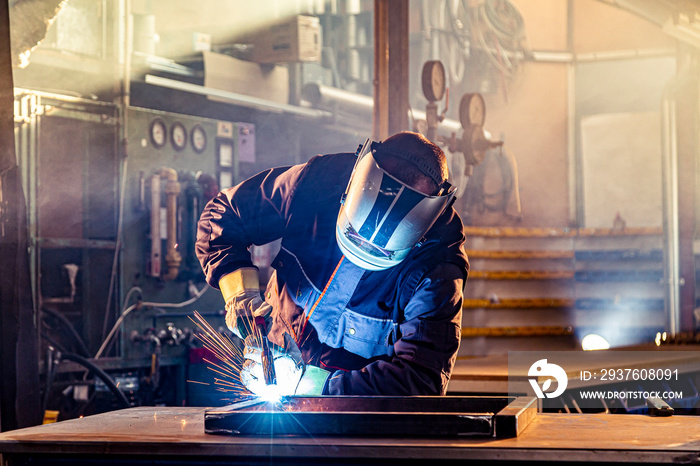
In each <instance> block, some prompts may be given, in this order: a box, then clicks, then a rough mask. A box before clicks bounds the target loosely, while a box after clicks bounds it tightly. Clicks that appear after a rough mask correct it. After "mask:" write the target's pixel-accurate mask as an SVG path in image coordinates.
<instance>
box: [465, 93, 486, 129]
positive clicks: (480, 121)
mask: <svg viewBox="0 0 700 466" xmlns="http://www.w3.org/2000/svg"><path fill="white" fill-rule="evenodd" d="M459 121H460V123H462V128H464V129H466V128H468V127H469V126H483V125H484V122H485V121H486V102H484V98H483V97H482V96H481V94H478V93H473V94H464V95H463V96H462V100H461V101H460V102H459Z"/></svg>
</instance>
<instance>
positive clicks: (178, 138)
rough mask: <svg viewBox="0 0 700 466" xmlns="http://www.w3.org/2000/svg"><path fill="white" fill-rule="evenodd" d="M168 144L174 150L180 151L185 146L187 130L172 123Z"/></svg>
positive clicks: (178, 123) (177, 123) (178, 124)
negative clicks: (170, 144) (171, 145)
mask: <svg viewBox="0 0 700 466" xmlns="http://www.w3.org/2000/svg"><path fill="white" fill-rule="evenodd" d="M170 142H171V143H172V144H173V148H174V149H175V150H182V149H184V148H185V146H187V130H186V129H185V126H184V125H183V124H182V123H180V122H176V123H173V126H172V127H171V128H170Z"/></svg>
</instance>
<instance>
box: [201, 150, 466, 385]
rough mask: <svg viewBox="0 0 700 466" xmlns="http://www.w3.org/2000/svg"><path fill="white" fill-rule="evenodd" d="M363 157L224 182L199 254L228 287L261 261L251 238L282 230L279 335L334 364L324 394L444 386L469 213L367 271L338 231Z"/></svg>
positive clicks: (311, 360)
mask: <svg viewBox="0 0 700 466" xmlns="http://www.w3.org/2000/svg"><path fill="white" fill-rule="evenodd" d="M355 160H356V158H355V156H354V155H353V154H350V153H348V154H333V155H321V156H316V157H314V158H312V159H311V160H309V162H307V163H305V164H301V165H295V166H292V167H282V168H273V169H269V170H266V171H264V172H262V173H259V174H258V175H255V176H253V177H252V178H250V179H248V180H246V181H244V182H242V183H240V184H239V185H237V186H234V187H232V188H229V189H225V190H223V191H222V192H221V193H219V195H218V196H217V197H216V198H214V199H212V200H211V201H210V202H209V204H207V206H206V207H205V209H204V212H203V213H202V216H201V219H200V221H199V227H198V233H197V244H196V250H197V255H198V257H199V260H200V262H201V264H202V267H203V269H204V273H205V274H206V278H207V281H208V283H209V284H210V285H211V286H213V287H215V288H218V282H219V279H220V278H221V277H222V276H223V275H225V274H227V273H230V272H232V271H234V270H236V269H238V268H240V267H250V266H252V262H251V259H250V254H249V252H248V248H249V247H250V246H251V245H252V244H255V245H262V244H266V243H269V242H271V241H274V240H276V239H279V238H282V242H281V249H280V252H279V254H278V255H277V256H276V257H275V259H274V260H273V262H272V267H273V268H274V269H275V272H274V273H273V275H272V278H271V279H270V281H269V283H268V286H267V290H266V293H265V300H266V301H267V302H268V303H270V304H271V305H272V308H273V316H272V326H271V329H270V332H269V337H270V339H271V340H272V341H273V342H275V343H277V344H282V342H283V339H282V335H283V334H284V333H285V332H286V333H289V334H290V335H292V336H294V337H295V339H296V340H297V342H298V343H299V346H300V348H301V351H302V356H303V357H304V360H305V362H306V363H307V364H313V365H316V366H319V367H321V368H324V369H326V370H329V371H331V372H332V373H333V374H332V376H331V378H330V379H329V381H328V383H327V385H326V387H325V389H324V393H326V394H333V395H337V394H348V395H350V394H352V395H376V394H381V395H437V394H444V393H445V391H446V388H447V382H448V381H449V378H450V374H451V372H452V369H453V367H454V363H455V359H456V357H457V351H458V349H459V342H460V328H461V316H462V313H461V310H462V288H463V284H464V282H465V281H466V278H467V273H468V269H469V264H468V261H467V257H466V255H465V254H464V252H463V250H462V244H463V242H464V233H463V227H462V222H461V220H460V219H459V216H458V215H457V214H456V212H455V211H454V209H452V208H451V207H450V208H449V209H448V210H447V211H446V212H445V213H444V214H443V215H442V216H441V217H440V218H438V220H437V222H436V223H435V224H434V225H433V227H432V228H431V229H430V231H428V233H427V234H426V235H425V238H424V241H423V242H422V243H420V244H419V245H418V246H416V247H414V249H413V250H412V251H411V253H410V254H409V255H408V257H407V258H406V259H405V260H404V261H403V262H401V263H400V264H398V265H396V266H394V267H392V268H389V269H387V270H383V271H374V272H373V271H365V270H363V269H360V268H359V267H357V266H355V265H354V264H352V263H351V262H350V261H349V260H348V259H346V258H344V257H343V255H342V253H341V252H340V250H339V248H338V246H337V244H336V239H335V224H336V220H337V217H338V211H339V209H340V199H341V196H342V194H343V193H344V191H345V189H346V187H347V184H348V180H349V178H350V173H351V172H352V168H353V166H354V163H355ZM341 259H342V261H341ZM339 262H340V265H338V264H339ZM324 289H325V292H324ZM319 297H321V299H319ZM307 320H308V323H306V321H307Z"/></svg>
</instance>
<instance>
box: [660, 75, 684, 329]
mask: <svg viewBox="0 0 700 466" xmlns="http://www.w3.org/2000/svg"><path fill="white" fill-rule="evenodd" d="M676 80H677V77H674V78H673V80H672V81H671V82H670V83H669V84H668V85H667V87H666V89H665V90H664V97H663V100H662V104H661V105H662V109H661V111H662V122H661V124H662V149H663V150H662V154H661V179H662V193H663V196H662V205H663V231H664V307H665V313H666V331H667V332H668V333H669V334H670V335H671V336H673V335H675V334H676V333H678V332H679V331H680V324H681V308H680V287H681V285H682V283H681V279H680V278H681V277H680V267H679V263H680V259H679V240H678V235H679V227H678V224H679V219H678V146H677V137H676V102H675V95H673V94H674V91H675V83H676Z"/></svg>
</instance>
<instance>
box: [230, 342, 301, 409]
mask: <svg viewBox="0 0 700 466" xmlns="http://www.w3.org/2000/svg"><path fill="white" fill-rule="evenodd" d="M284 343H285V347H281V346H278V345H275V344H273V343H270V349H271V350H272V360H273V364H274V365H275V375H276V377H277V385H275V386H273V387H268V386H266V385H265V378H264V375H263V367H262V348H261V345H260V339H259V338H258V337H257V335H249V336H248V337H246V339H245V348H244V350H243V358H244V363H243V366H242V367H241V383H242V384H243V385H244V386H245V387H246V388H247V389H248V390H250V391H251V392H252V393H254V394H256V395H259V396H266V395H268V394H270V395H276V396H288V395H294V392H295V391H296V388H297V386H298V385H299V380H300V379H301V377H302V374H303V372H304V362H303V360H302V359H301V352H300V351H299V347H298V346H297V344H296V343H295V342H294V339H293V338H292V337H291V336H290V335H289V334H287V333H285V334H284ZM273 391H274V392H273Z"/></svg>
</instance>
